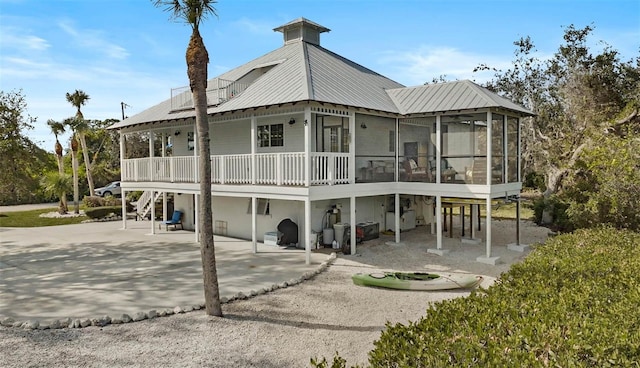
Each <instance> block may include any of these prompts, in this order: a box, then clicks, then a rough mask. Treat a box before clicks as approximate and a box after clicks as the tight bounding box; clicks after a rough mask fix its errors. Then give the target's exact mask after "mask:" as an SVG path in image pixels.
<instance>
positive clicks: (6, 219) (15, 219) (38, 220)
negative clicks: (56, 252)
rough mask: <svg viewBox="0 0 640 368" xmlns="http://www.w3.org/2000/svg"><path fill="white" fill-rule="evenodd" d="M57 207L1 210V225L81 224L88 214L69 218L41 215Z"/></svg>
mask: <svg viewBox="0 0 640 368" xmlns="http://www.w3.org/2000/svg"><path fill="white" fill-rule="evenodd" d="M55 210H56V209H55V208H45V209H40V210H31V211H18V212H0V227H40V226H56V225H71V224H79V223H81V222H82V221H84V220H86V219H87V217H86V216H80V217H67V218H48V217H40V214H41V213H48V212H52V211H55Z"/></svg>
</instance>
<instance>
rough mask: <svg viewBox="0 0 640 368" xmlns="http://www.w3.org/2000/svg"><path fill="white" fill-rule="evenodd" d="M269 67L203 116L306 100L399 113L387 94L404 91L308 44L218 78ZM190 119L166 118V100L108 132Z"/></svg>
mask: <svg viewBox="0 0 640 368" xmlns="http://www.w3.org/2000/svg"><path fill="white" fill-rule="evenodd" d="M270 65H273V68H271V69H270V70H269V71H268V72H267V73H265V74H264V75H262V76H260V77H259V78H257V79H256V80H255V81H253V82H252V83H251V84H250V85H249V86H248V87H247V88H246V89H245V90H244V91H243V92H242V93H240V94H238V95H237V96H235V97H234V98H232V99H230V100H229V101H227V102H224V103H222V104H220V105H218V106H210V107H209V108H208V109H207V113H208V114H209V115H212V114H217V113H222V112H231V111H237V110H244V109H250V108H257V107H263V106H272V105H281V104H285V103H292V102H300V101H309V100H311V101H319V102H325V103H332V104H336V105H344V106H353V107H360V108H366V109H372V110H379V111H387V112H396V113H397V112H398V108H397V107H396V105H395V104H394V103H393V101H392V100H391V97H389V95H388V94H387V93H386V90H387V89H390V88H400V87H403V85H402V84H400V83H397V82H395V81H393V80H391V79H389V78H387V77H384V76H382V75H380V74H378V73H375V72H373V71H371V70H369V69H367V68H365V67H363V66H361V65H359V64H357V63H354V62H353V61H350V60H348V59H346V58H343V57H341V56H340V55H337V54H335V53H333V52H331V51H329V50H327V49H325V48H323V47H321V46H318V45H314V44H311V43H307V42H293V43H289V44H286V45H284V46H282V47H280V48H278V49H276V50H274V51H272V52H270V53H268V54H266V55H263V56H261V57H259V58H257V59H255V60H252V61H250V62H248V63H246V64H244V65H241V66H239V67H237V68H235V69H232V70H230V71H228V72H226V73H223V74H221V75H219V76H218V77H217V78H220V79H225V80H231V81H234V80H238V79H239V78H241V77H242V76H244V75H246V74H248V73H249V72H251V71H252V70H254V69H257V68H260V67H264V66H270ZM194 115H195V112H194V111H193V110H185V111H178V112H171V99H167V100H166V101H163V102H161V103H159V104H158V105H155V106H153V107H151V108H149V109H147V110H145V111H142V112H141V113H139V114H136V115H134V116H131V117H129V118H127V119H125V120H123V121H121V122H119V123H116V124H115V125H113V126H111V127H110V128H111V129H118V128H124V127H128V126H133V125H138V124H144V123H150V122H158V121H165V120H175V119H183V118H189V117H193V116H194Z"/></svg>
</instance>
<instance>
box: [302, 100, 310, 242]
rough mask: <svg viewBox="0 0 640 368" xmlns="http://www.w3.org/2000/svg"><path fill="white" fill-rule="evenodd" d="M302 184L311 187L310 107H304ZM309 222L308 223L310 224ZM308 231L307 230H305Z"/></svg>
mask: <svg viewBox="0 0 640 368" xmlns="http://www.w3.org/2000/svg"><path fill="white" fill-rule="evenodd" d="M303 125H304V186H305V187H307V188H309V187H311V108H310V107H305V108H304V124H303ZM310 223H311V222H309V223H308V224H310ZM307 232H308V231H307Z"/></svg>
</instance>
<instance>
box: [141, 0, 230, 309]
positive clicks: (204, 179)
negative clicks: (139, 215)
mask: <svg viewBox="0 0 640 368" xmlns="http://www.w3.org/2000/svg"><path fill="white" fill-rule="evenodd" d="M215 3H216V1H215V0H154V5H155V6H156V7H163V8H164V10H166V11H168V12H170V13H171V17H172V18H173V19H179V20H182V21H184V22H185V23H187V24H189V25H190V26H191V31H192V32H191V39H190V40H189V46H187V52H186V61H187V76H188V77H189V86H190V87H191V93H192V94H193V101H194V107H195V114H196V128H197V132H198V155H199V157H198V169H199V171H200V203H199V206H200V213H199V216H198V221H199V224H198V225H199V227H200V254H201V257H202V273H203V279H204V300H205V307H206V312H207V314H208V315H211V316H218V317H221V316H222V306H221V305H220V291H219V289H218V272H217V270H216V254H215V249H214V241H213V211H212V209H211V162H210V161H209V157H210V156H211V147H210V146H209V122H208V119H207V64H209V53H208V52H207V49H206V47H205V46H204V42H203V41H202V37H201V36H200V30H199V28H200V22H201V21H202V20H204V19H205V18H206V17H207V16H208V15H210V14H213V15H217V14H216V10H215V8H214V7H213V4H215Z"/></svg>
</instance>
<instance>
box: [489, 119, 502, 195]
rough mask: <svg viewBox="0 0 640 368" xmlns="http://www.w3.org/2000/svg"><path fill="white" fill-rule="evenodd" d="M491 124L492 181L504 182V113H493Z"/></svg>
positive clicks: (496, 182)
mask: <svg viewBox="0 0 640 368" xmlns="http://www.w3.org/2000/svg"><path fill="white" fill-rule="evenodd" d="M491 124H492V126H491V151H492V154H491V183H492V184H499V183H504V151H505V149H504V142H505V139H504V134H505V129H504V125H505V122H504V115H499V114H492V123H491Z"/></svg>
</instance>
